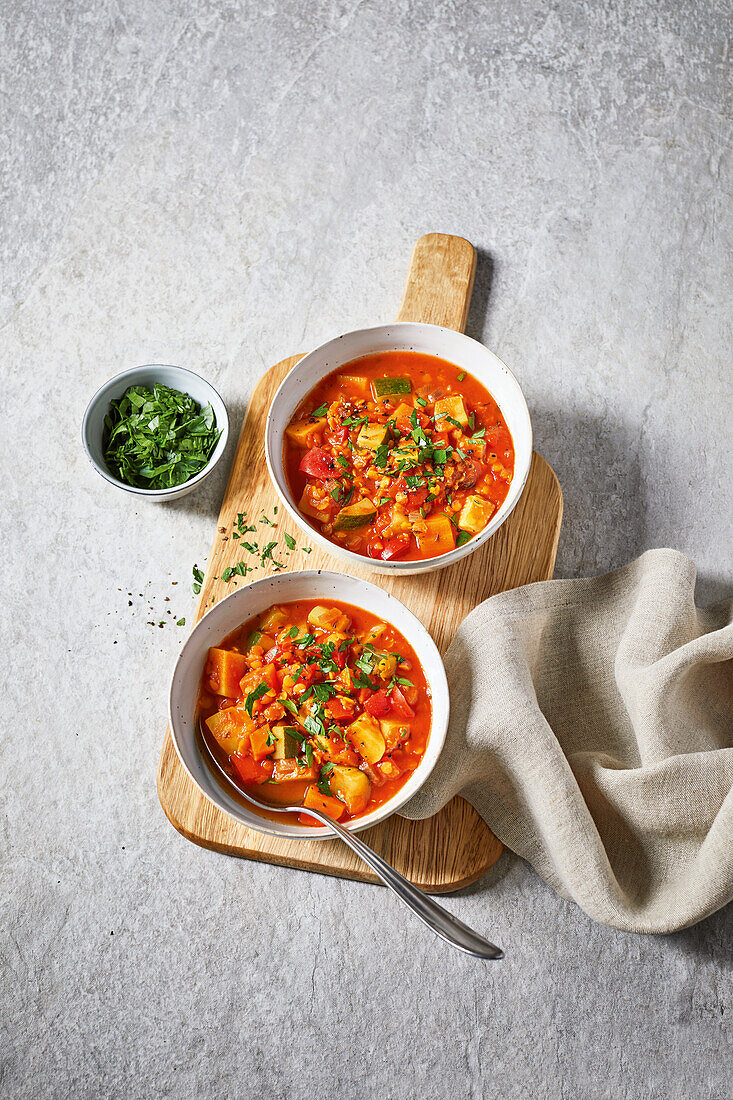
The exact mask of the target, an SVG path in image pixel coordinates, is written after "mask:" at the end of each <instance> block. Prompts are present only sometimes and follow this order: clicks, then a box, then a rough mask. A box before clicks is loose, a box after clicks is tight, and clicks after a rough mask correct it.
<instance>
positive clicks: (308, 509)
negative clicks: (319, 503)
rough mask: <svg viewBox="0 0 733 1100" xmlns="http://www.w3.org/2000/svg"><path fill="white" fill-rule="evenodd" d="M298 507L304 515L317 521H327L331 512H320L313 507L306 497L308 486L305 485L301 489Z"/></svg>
mask: <svg viewBox="0 0 733 1100" xmlns="http://www.w3.org/2000/svg"><path fill="white" fill-rule="evenodd" d="M298 508H299V509H300V511H301V512H302V513H303V515H305V516H310V518H311V519H317V520H318V522H319V523H328V521H329V519H330V516H331V513H330V512H322V511H320V510H319V509H318V508H315V507H314V506H313V505H312V504H311V502H310V499H309V497H308V486H307V485H306V487H305V489H304V490H303V495H302V497H301V498H300V503H299V504H298Z"/></svg>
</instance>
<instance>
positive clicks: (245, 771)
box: [229, 752, 273, 783]
mask: <svg viewBox="0 0 733 1100" xmlns="http://www.w3.org/2000/svg"><path fill="white" fill-rule="evenodd" d="M229 759H230V760H231V762H232V765H233V767H234V770H235V772H236V773H237V775H238V776H239V778H240V779H241V780H242V782H243V783H266V782H267V780H268V779H269V778H270V776H271V775H272V767H273V765H272V761H271V760H253V759H252V757H251V756H242V755H241V754H240V753H238V752H235V753H234V755H233V756H231V757H230V758H229Z"/></svg>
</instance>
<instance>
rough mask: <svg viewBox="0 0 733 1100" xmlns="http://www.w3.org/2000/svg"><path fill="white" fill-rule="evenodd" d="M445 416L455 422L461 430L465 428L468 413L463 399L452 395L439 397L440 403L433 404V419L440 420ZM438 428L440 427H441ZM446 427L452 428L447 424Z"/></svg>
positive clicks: (457, 395)
mask: <svg viewBox="0 0 733 1100" xmlns="http://www.w3.org/2000/svg"><path fill="white" fill-rule="evenodd" d="M446 416H450V417H451V419H452V420H457V421H458V423H459V424H460V425H461V427H463V428H465V427H466V426H467V424H468V413H467V412H466V406H465V405H464V404H463V398H462V397H461V396H460V395H459V394H454V395H453V396H451V397H441V399H440V401H436V402H435V419H436V420H440V419H442V418H443V417H446ZM438 426H439V427H441V425H438ZM446 427H453V425H450V424H448V425H446Z"/></svg>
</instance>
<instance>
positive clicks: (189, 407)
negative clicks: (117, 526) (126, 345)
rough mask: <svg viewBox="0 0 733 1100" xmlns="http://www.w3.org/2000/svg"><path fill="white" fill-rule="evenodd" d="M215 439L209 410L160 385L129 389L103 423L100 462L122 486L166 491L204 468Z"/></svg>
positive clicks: (211, 413) (214, 445)
mask: <svg viewBox="0 0 733 1100" xmlns="http://www.w3.org/2000/svg"><path fill="white" fill-rule="evenodd" d="M220 435H221V432H220V431H217V429H216V417H215V416H214V410H213V409H212V407H211V405H205V406H203V407H202V406H201V405H198V404H197V403H196V402H195V401H194V399H193V398H192V397H191V396H190V394H187V393H181V392H180V391H179V390H174V389H171V388H170V387H169V386H163V385H160V384H159V383H156V384H155V385H154V386H153V388H152V389H149V388H148V387H146V386H130V387H129V388H128V389H127V390H126V391H125V393H124V394H123V395H122V397H119V398H116V399H115V400H114V401H112V402H110V406H109V410H108V412H107V415H106V416H105V418H104V435H103V441H102V442H103V447H104V460H105V462H106V464H107V466H108V468H109V470H110V473H112V474H113V475H114V476H115V477H116V478H119V480H120V481H124V482H125V484H126V485H133V486H135V487H136V488H138V489H170V488H173V487H174V486H176V485H182V484H183V483H184V482H186V481H190V480H191V478H193V477H195V476H196V474H198V473H200V472H201V471H202V470H203V469H204V467H205V466H206V465H207V464H208V461H209V459H210V458H211V455H212V453H213V451H214V448H215V447H216V444H217V442H218V440H219V436H220Z"/></svg>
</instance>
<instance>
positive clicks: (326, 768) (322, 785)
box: [316, 760, 333, 795]
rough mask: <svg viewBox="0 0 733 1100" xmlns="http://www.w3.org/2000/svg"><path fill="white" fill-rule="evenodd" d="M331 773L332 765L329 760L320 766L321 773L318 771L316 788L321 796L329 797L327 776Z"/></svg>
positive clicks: (329, 789) (329, 790)
mask: <svg viewBox="0 0 733 1100" xmlns="http://www.w3.org/2000/svg"><path fill="white" fill-rule="evenodd" d="M332 771H333V764H332V763H331V761H330V760H329V761H327V763H325V764H323V765H322V766H321V771H320V774H319V776H318V783H317V784H316V786H317V787H318V790H319V791H320V792H321V794H325V795H330V793H331V788H330V787H329V785H328V775H329V773H330V772H332Z"/></svg>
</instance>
